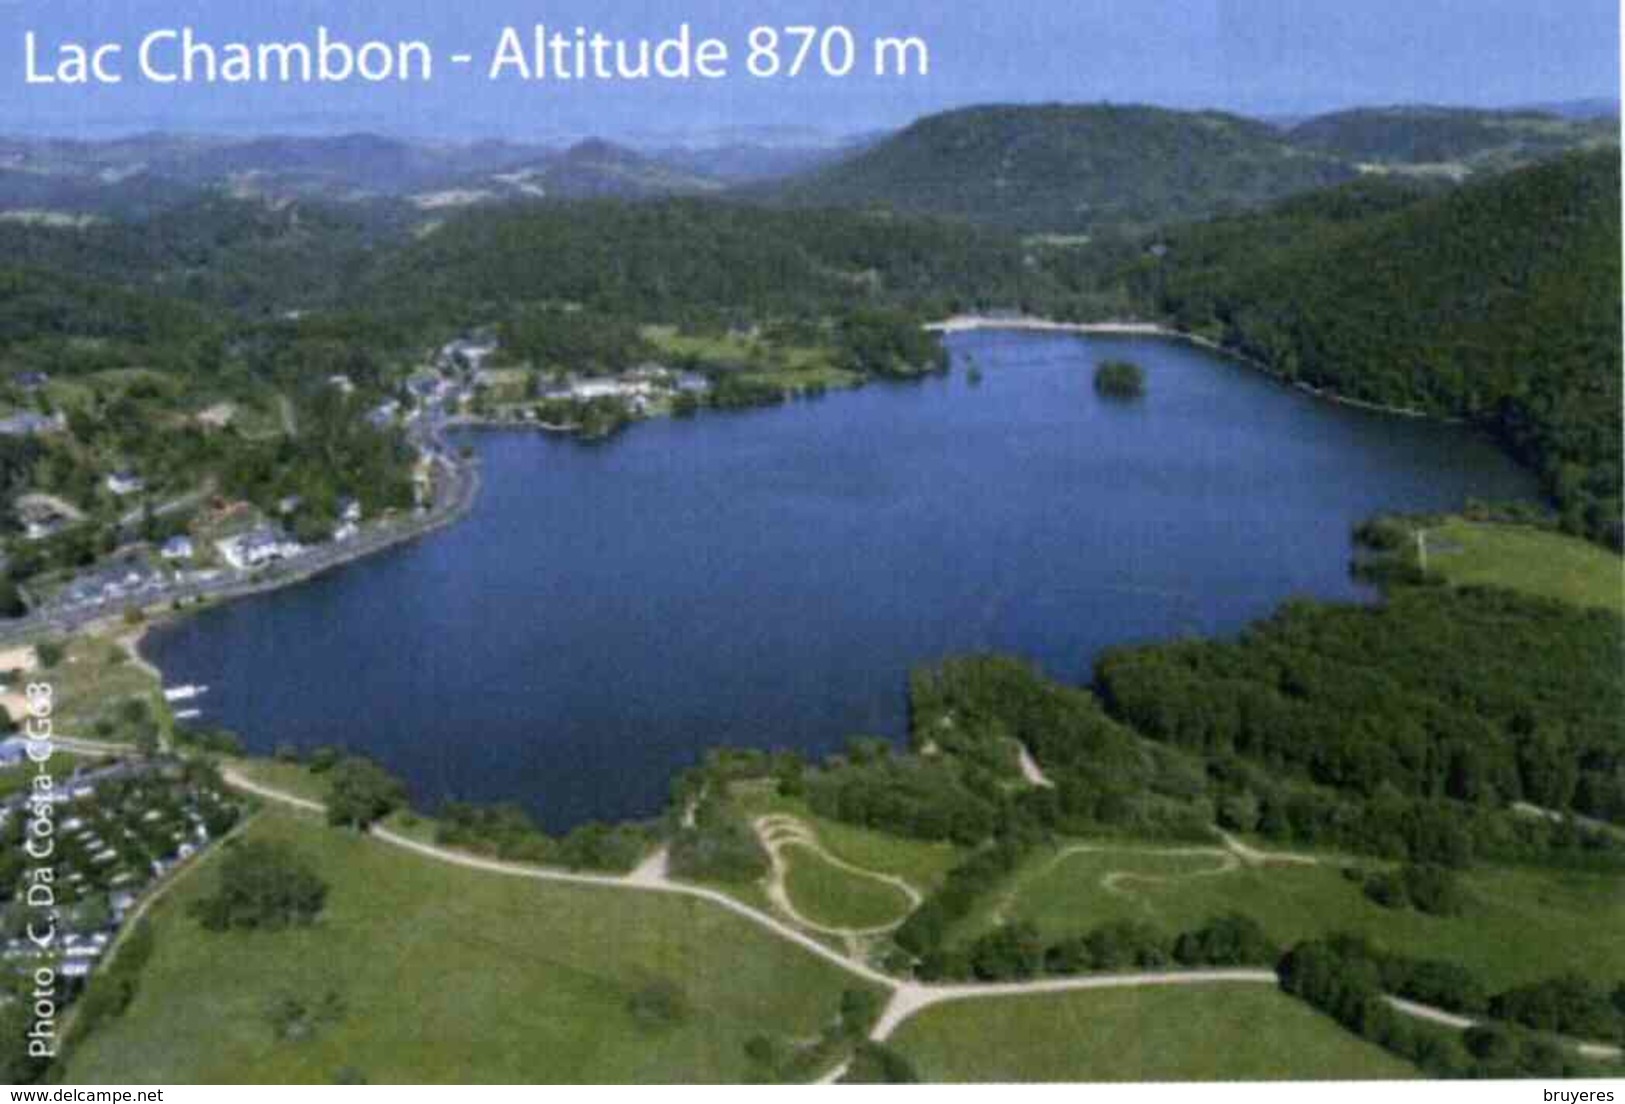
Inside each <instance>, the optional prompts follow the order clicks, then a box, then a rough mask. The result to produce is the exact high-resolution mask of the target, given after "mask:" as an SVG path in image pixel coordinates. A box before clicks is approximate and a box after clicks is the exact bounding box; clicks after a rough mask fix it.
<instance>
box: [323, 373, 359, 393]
mask: <svg viewBox="0 0 1625 1104" xmlns="http://www.w3.org/2000/svg"><path fill="white" fill-rule="evenodd" d="M327 385H328V386H329V387H332V388H335V389H336V390H337V391H338V392H339V393H340V394H341V395H353V394H355V381H353V380H352V379H350V377H349V376H346V375H337V376H328V377H327Z"/></svg>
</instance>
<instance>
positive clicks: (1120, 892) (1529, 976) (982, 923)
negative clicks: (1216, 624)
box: [960, 850, 1625, 986]
mask: <svg viewBox="0 0 1625 1104" xmlns="http://www.w3.org/2000/svg"><path fill="white" fill-rule="evenodd" d="M1219 864H1220V860H1219V859H1218V858H1217V857H1214V858H1201V857H1188V858H1168V857H1161V858H1158V857H1153V856H1147V855H1143V854H1136V853H1134V852H1130V851H1120V850H1113V851H1109V852H1103V853H1088V854H1078V855H1072V856H1069V857H1066V858H1063V859H1060V860H1059V861H1057V859H1056V857H1055V854H1054V853H1050V854H1047V855H1042V856H1039V857H1037V858H1035V859H1034V860H1032V861H1030V862H1029V863H1028V864H1027V865H1026V866H1025V867H1024V868H1023V869H1022V870H1020V871H1018V872H1017V873H1016V874H1015V875H1014V876H1013V878H1012V879H1011V881H1010V882H1009V884H1008V886H1007V887H1006V889H1005V890H1004V891H1001V892H1000V893H995V894H991V895H990V896H989V899H988V901H987V902H986V903H985V904H984V905H983V907H982V908H981V909H980V910H979V911H978V913H977V914H976V915H974V916H973V917H971V918H970V919H968V920H967V921H966V924H965V925H964V926H963V928H962V931H961V933H960V934H962V935H967V936H968V935H973V934H975V933H977V932H980V931H985V930H987V929H988V928H989V927H990V926H991V925H992V924H993V923H994V922H995V920H996V918H997V916H999V915H1002V917H1003V918H1004V919H1006V920H1010V921H1015V920H1025V921H1029V922H1031V923H1034V924H1036V925H1037V926H1038V927H1039V928H1040V929H1041V930H1042V931H1043V932H1044V933H1045V934H1046V935H1055V936H1061V935H1067V934H1073V933H1081V932H1083V931H1086V930H1088V929H1090V928H1092V927H1094V926H1096V925H1098V924H1102V923H1105V922H1108V921H1112V920H1122V919H1132V920H1144V921H1147V922H1149V923H1152V924H1155V925H1157V926H1158V927H1159V928H1161V929H1162V930H1164V931H1166V932H1168V933H1170V934H1172V933H1176V932H1180V931H1184V930H1188V929H1190V928H1194V927H1197V926H1199V925H1200V924H1202V923H1203V922H1205V921H1206V920H1208V919H1210V918H1211V917H1213V916H1216V915H1219V914H1221V913H1226V912H1241V913H1245V914H1246V915H1249V916H1251V917H1253V918H1254V919H1255V920H1257V921H1258V922H1259V923H1260V924H1261V925H1263V927H1264V929H1265V930H1266V931H1267V932H1269V934H1270V936H1271V937H1272V938H1273V939H1275V940H1276V941H1277V942H1278V943H1280V944H1282V945H1283V946H1286V945H1290V944H1292V943H1295V942H1297V941H1298V940H1301V939H1305V938H1309V937H1312V936H1315V935H1322V934H1327V933H1332V932H1352V933H1356V934H1361V935H1364V936H1366V937H1368V938H1369V939H1371V940H1372V941H1373V942H1375V943H1376V944H1378V945H1380V946H1382V947H1385V948H1387V949H1389V950H1394V951H1403V952H1405V953H1408V954H1413V955H1420V956H1425V957H1431V958H1444V959H1449V960H1451V961H1454V962H1459V963H1461V964H1462V965H1464V966H1467V967H1469V968H1471V969H1472V970H1474V971H1475V972H1476V973H1478V974H1479V976H1481V977H1482V978H1483V979H1484V981H1485V982H1486V984H1489V985H1491V986H1505V985H1512V984H1517V983H1520V982H1524V981H1531V980H1536V979H1539V978H1544V977H1550V976H1552V975H1553V974H1557V973H1560V972H1562V971H1564V970H1569V969H1574V970H1580V971H1582V972H1585V973H1587V974H1592V975H1595V976H1600V977H1618V976H1625V886H1621V884H1620V882H1619V879H1618V878H1616V877H1612V876H1609V875H1598V874H1581V873H1571V872H1563V871H1546V870H1533V869H1496V868H1486V869H1482V870H1475V871H1472V872H1470V873H1468V874H1466V875H1464V878H1463V881H1464V885H1465V887H1466V889H1467V892H1468V894H1469V895H1470V898H1471V901H1472V904H1471V906H1470V907H1469V909H1468V911H1467V912H1466V913H1465V914H1464V915H1461V916H1456V917H1438V916H1428V915H1426V914H1424V913H1420V912H1415V911H1411V910H1394V909H1385V908H1382V907H1381V906H1379V905H1377V904H1375V903H1373V902H1372V901H1370V900H1368V899H1367V898H1366V896H1365V894H1364V892H1363V891H1362V887H1361V885H1360V883H1359V882H1356V881H1350V880H1349V879H1347V878H1345V877H1344V876H1343V873H1342V870H1341V868H1340V867H1339V866H1338V865H1336V864H1335V863H1328V864H1326V865H1322V866H1313V867H1310V866H1288V865H1272V866H1266V867H1247V866H1243V867H1241V868H1239V869H1236V870H1233V871H1231V872H1228V873H1211V872H1212V871H1214V870H1216V869H1217V868H1218V867H1219ZM1113 872H1129V873H1132V874H1136V875H1139V877H1127V878H1119V879H1116V880H1114V881H1113V882H1112V884H1111V886H1110V888H1108V886H1107V885H1104V884H1102V881H1103V879H1104V878H1106V876H1107V875H1108V874H1111V873H1113ZM1532 947H1538V948H1540V952H1539V953H1538V954H1531V953H1530V948H1532Z"/></svg>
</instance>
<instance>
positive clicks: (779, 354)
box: [643, 326, 860, 391]
mask: <svg viewBox="0 0 1625 1104" xmlns="http://www.w3.org/2000/svg"><path fill="white" fill-rule="evenodd" d="M643 336H644V337H645V338H646V339H647V340H648V341H649V342H650V343H651V344H652V345H654V347H655V348H656V349H657V350H658V351H659V352H660V353H661V354H662V355H664V356H667V357H680V358H685V359H686V358H693V359H694V360H695V361H697V362H698V363H699V365H700V366H701V367H702V368H711V369H725V370H734V371H739V373H740V378H741V379H744V380H747V381H751V382H756V381H762V382H767V383H773V384H777V385H778V386H780V387H783V388H786V389H787V390H792V391H799V390H802V389H803V388H807V387H815V386H822V387H851V386H853V385H854V384H856V383H858V382H859V379H860V377H859V376H858V375H857V374H855V373H853V372H848V371H846V370H845V369H842V368H837V367H836V366H835V363H834V359H833V356H832V354H831V352H830V350H829V349H825V348H819V347H816V346H810V345H772V344H769V343H767V342H765V341H761V340H759V339H755V338H749V337H742V336H735V335H726V336H723V335H718V336H714V337H704V336H698V335H690V334H680V333H677V332H676V331H675V330H673V329H671V328H670V327H666V326H648V327H645V328H644V331H643Z"/></svg>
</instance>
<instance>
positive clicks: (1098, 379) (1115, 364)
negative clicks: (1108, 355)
mask: <svg viewBox="0 0 1625 1104" xmlns="http://www.w3.org/2000/svg"><path fill="white" fill-rule="evenodd" d="M1095 390H1096V391H1097V392H1099V393H1100V394H1101V395H1104V396H1105V397H1107V398H1109V399H1137V398H1140V397H1141V396H1142V395H1144V394H1145V369H1143V368H1141V367H1140V366H1139V365H1138V364H1133V363H1131V362H1129V361H1126V360H1107V361H1102V362H1101V364H1100V367H1098V368H1096V369H1095Z"/></svg>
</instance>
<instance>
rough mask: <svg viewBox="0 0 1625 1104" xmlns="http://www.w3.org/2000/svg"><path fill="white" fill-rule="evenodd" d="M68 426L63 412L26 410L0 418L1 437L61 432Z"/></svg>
mask: <svg viewBox="0 0 1625 1104" xmlns="http://www.w3.org/2000/svg"><path fill="white" fill-rule="evenodd" d="M67 426H68V420H67V419H66V418H64V417H63V416H62V415H61V414H52V415H50V416H46V415H44V414H35V413H34V412H33V411H30V410H25V411H22V412H21V413H18V414H13V415H11V416H10V417H8V418H0V437H32V436H34V435H36V434H45V433H60V432H62V431H63V430H64V429H66V428H67Z"/></svg>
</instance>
